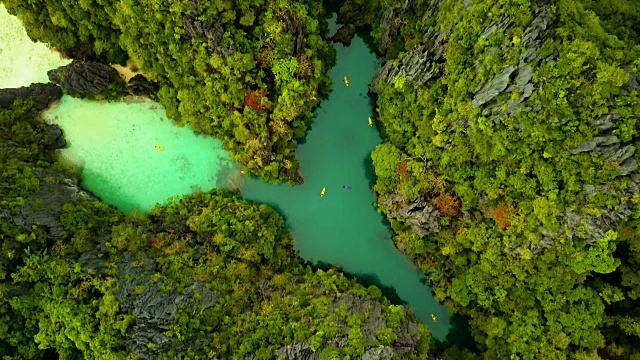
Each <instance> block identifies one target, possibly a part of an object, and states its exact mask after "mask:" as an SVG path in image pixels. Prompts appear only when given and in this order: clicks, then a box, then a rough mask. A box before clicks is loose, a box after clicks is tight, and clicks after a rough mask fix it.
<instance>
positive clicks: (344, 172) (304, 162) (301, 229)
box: [242, 37, 449, 340]
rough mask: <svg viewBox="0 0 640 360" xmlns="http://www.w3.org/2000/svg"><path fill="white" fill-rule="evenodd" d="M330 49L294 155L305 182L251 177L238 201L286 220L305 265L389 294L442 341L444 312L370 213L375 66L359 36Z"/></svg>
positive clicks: (375, 141) (375, 136)
mask: <svg viewBox="0 0 640 360" xmlns="http://www.w3.org/2000/svg"><path fill="white" fill-rule="evenodd" d="M336 47H337V51H338V56H337V63H336V66H335V67H334V68H333V69H331V70H330V71H329V76H330V77H331V79H332V80H333V83H334V85H333V91H332V92H331V94H330V95H329V97H328V98H327V99H325V100H324V101H323V102H322V103H321V105H320V107H319V108H318V109H317V110H316V116H315V118H314V121H313V125H312V128H311V130H310V131H309V132H308V134H307V137H306V139H305V142H304V143H303V144H301V145H299V146H298V147H297V149H296V154H297V157H298V160H299V161H300V167H301V172H302V177H303V178H304V184H303V185H300V186H295V187H291V186H289V185H285V184H283V185H272V184H265V183H264V182H262V181H261V180H260V179H258V178H253V179H249V180H247V182H246V184H245V186H244V187H243V189H242V196H243V197H244V198H245V199H250V200H254V201H258V202H262V203H266V204H268V205H271V206H273V207H274V208H276V209H277V210H278V211H279V212H280V213H281V214H283V215H284V216H285V218H286V219H287V222H288V224H289V226H290V228H291V231H292V232H293V235H294V239H295V245H296V248H297V249H298V250H299V251H300V255H301V256H302V257H303V258H304V259H306V260H309V261H310V262H312V263H320V264H330V265H333V266H339V267H341V268H342V269H343V270H344V271H345V272H347V273H349V274H351V275H355V276H357V277H360V278H365V279H371V280H373V282H375V283H377V284H380V285H383V287H389V288H391V289H393V290H394V291H395V292H396V293H397V295H398V297H399V298H400V299H401V300H402V301H404V302H406V303H407V304H408V305H409V306H411V307H412V308H413V310H414V313H415V314H416V316H417V317H418V318H419V319H420V320H422V321H423V322H425V323H426V324H427V325H428V326H429V329H430V330H431V332H432V335H433V336H434V337H435V338H436V339H438V340H444V338H445V336H446V334H447V332H448V329H449V314H448V312H447V311H446V309H445V308H444V307H443V306H441V305H440V304H438V302H437V301H436V300H435V299H434V298H433V296H432V295H431V290H430V289H429V287H428V286H427V285H424V284H423V281H424V280H426V279H425V278H424V275H423V274H422V272H421V271H419V270H418V269H416V268H415V267H413V266H412V265H411V263H410V262H409V261H408V260H407V259H406V258H405V256H403V255H402V254H401V253H400V252H399V251H398V250H397V249H396V248H395V247H394V245H393V243H392V241H391V231H390V229H389V228H388V227H387V225H386V224H385V223H384V216H383V215H382V214H380V213H378V212H377V211H376V209H375V207H374V202H375V200H376V199H375V195H374V193H373V191H372V190H371V183H372V178H371V177H372V176H373V175H372V174H371V171H372V168H371V167H372V164H371V151H373V149H374V148H375V147H376V145H378V144H379V143H380V142H382V139H381V138H380V134H379V132H378V130H377V128H376V127H375V126H374V127H370V126H369V123H368V118H369V117H370V116H371V117H373V116H374V114H373V108H372V106H371V103H370V100H369V97H368V96H367V91H368V85H369V82H370V81H371V78H372V77H373V75H374V74H375V72H376V70H377V68H378V67H379V65H380V63H379V60H378V59H376V56H375V54H373V53H372V52H370V50H369V49H368V47H367V45H366V44H365V42H364V41H363V40H362V39H361V38H359V37H356V38H355V39H354V40H353V42H352V43H351V46H349V47H347V48H345V47H343V46H340V45H337V46H336ZM344 76H347V78H348V80H349V86H348V87H347V86H345V84H344V81H343V77H344ZM343 186H349V187H351V189H350V190H346V189H344V188H343ZM322 188H326V193H325V195H324V197H320V192H321V190H322ZM431 314H434V315H435V316H436V318H437V323H434V322H433V320H432V318H431Z"/></svg>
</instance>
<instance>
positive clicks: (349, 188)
mask: <svg viewBox="0 0 640 360" xmlns="http://www.w3.org/2000/svg"><path fill="white" fill-rule="evenodd" d="M342 188H343V189H345V190H351V186H349V185H344V186H343V187H342Z"/></svg>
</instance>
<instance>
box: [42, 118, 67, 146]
mask: <svg viewBox="0 0 640 360" xmlns="http://www.w3.org/2000/svg"><path fill="white" fill-rule="evenodd" d="M45 145H46V147H47V149H50V150H55V149H64V148H65V147H66V146H67V141H66V140H65V139H64V133H63V132H62V129H61V128H60V127H59V126H58V125H55V124H49V125H47V138H46V140H45Z"/></svg>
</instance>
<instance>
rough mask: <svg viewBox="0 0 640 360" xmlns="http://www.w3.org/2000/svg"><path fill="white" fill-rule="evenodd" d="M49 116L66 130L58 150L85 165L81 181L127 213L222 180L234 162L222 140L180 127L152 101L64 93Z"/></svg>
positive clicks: (49, 119) (67, 158) (73, 160)
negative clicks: (97, 99) (62, 146)
mask: <svg viewBox="0 0 640 360" xmlns="http://www.w3.org/2000/svg"><path fill="white" fill-rule="evenodd" d="M45 118H46V119H47V120H48V121H51V122H54V123H56V124H58V125H59V126H60V127H61V128H62V129H63V131H64V133H65V137H66V139H67V141H68V143H69V146H68V147H67V148H66V149H63V150H61V152H60V154H61V156H62V158H63V159H65V160H67V161H69V162H71V163H72V164H75V165H76V166H79V167H81V168H82V178H83V182H82V185H83V186H84V187H85V188H87V189H89V190H91V191H92V192H93V193H95V194H96V195H98V196H99V197H100V198H101V199H102V200H103V201H105V202H106V203H108V204H113V205H116V206H117V207H118V208H119V209H120V210H122V211H125V212H128V211H130V210H133V209H137V210H141V211H148V210H151V209H152V208H153V207H154V206H155V205H156V204H157V203H159V204H166V202H167V199H168V198H169V197H172V196H181V195H185V194H190V193H193V192H196V191H200V190H201V191H208V190H211V189H213V188H214V187H216V186H217V185H223V184H224V183H223V181H224V179H220V177H219V174H220V170H221V169H223V168H225V167H228V166H229V165H231V159H230V157H229V154H228V153H227V152H226V151H225V150H224V149H223V148H222V143H221V142H220V141H219V140H216V139H213V138H210V137H204V136H199V135H196V134H195V133H194V132H193V131H192V130H191V128H190V127H182V128H180V127H177V126H176V125H175V124H173V122H171V121H170V120H168V119H167V117H166V115H165V111H164V109H163V108H162V106H160V105H159V104H158V103H155V102H152V101H138V102H113V103H99V102H95V101H86V100H79V99H74V98H70V97H64V98H63V99H62V101H61V103H60V104H59V105H58V106H56V107H55V108H54V109H52V110H51V111H49V112H47V113H46V114H45Z"/></svg>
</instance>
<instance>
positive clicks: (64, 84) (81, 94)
mask: <svg viewBox="0 0 640 360" xmlns="http://www.w3.org/2000/svg"><path fill="white" fill-rule="evenodd" d="M47 75H48V76H49V81H51V82H52V83H54V84H58V85H60V87H61V88H62V90H63V91H64V92H65V93H66V94H68V95H70V96H73V97H78V98H97V97H102V98H116V97H120V96H122V95H124V85H125V84H124V81H123V80H122V78H121V77H120V74H118V71H116V69H114V68H112V67H111V66H109V65H106V64H102V63H99V62H93V61H74V62H72V63H71V64H69V65H65V66H62V67H59V68H57V69H53V70H49V71H48V72H47Z"/></svg>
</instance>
